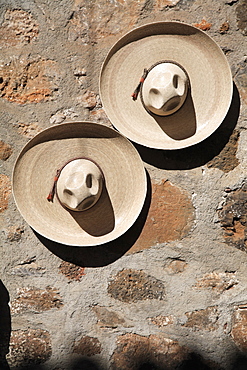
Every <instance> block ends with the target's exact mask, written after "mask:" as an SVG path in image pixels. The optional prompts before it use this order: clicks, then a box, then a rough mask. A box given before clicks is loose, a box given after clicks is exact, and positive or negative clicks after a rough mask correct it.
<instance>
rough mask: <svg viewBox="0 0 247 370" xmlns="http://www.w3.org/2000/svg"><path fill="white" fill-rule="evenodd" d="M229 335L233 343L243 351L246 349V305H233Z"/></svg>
mask: <svg viewBox="0 0 247 370" xmlns="http://www.w3.org/2000/svg"><path fill="white" fill-rule="evenodd" d="M231 336H232V338H233V340H234V342H235V344H236V345H237V346H238V347H239V348H240V349H241V350H242V351H244V352H246V351H247V305H240V306H237V307H235V311H234V313H233V316H232V330H231Z"/></svg>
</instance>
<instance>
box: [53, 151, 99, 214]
mask: <svg viewBox="0 0 247 370" xmlns="http://www.w3.org/2000/svg"><path fill="white" fill-rule="evenodd" d="M77 159H86V160H88V161H91V162H93V163H94V164H95V165H96V166H97V167H98V169H99V170H100V172H101V175H102V178H103V181H105V177H104V174H103V171H102V169H101V168H100V166H99V165H98V164H97V163H96V162H95V161H94V160H93V159H91V158H88V157H75V158H72V159H70V160H69V161H67V162H65V163H64V164H63V166H62V167H61V168H59V169H58V170H57V172H56V175H55V177H54V179H53V185H52V188H51V190H50V192H49V194H48V195H47V197H46V199H47V200H48V202H53V199H54V196H55V194H56V195H57V191H56V187H57V181H58V179H59V176H60V174H61V172H62V170H63V169H64V167H65V166H67V164H69V163H70V162H73V161H75V160H77ZM57 199H58V201H59V203H60V204H61V206H62V207H64V208H66V207H65V206H64V205H63V204H62V203H61V201H60V199H59V197H58V195H57ZM66 209H67V208H66Z"/></svg>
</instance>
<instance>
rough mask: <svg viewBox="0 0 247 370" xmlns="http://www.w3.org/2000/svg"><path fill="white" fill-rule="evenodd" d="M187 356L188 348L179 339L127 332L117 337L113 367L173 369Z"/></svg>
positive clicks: (133, 369)
mask: <svg viewBox="0 0 247 370" xmlns="http://www.w3.org/2000/svg"><path fill="white" fill-rule="evenodd" d="M186 358H187V350H186V348H184V347H182V346H180V345H179V344H178V342H177V341H173V340H171V339H168V338H165V337H163V336H159V335H150V336H148V337H145V336H141V335H137V334H125V335H122V336H119V337H118V339H117V346H116V349H115V350H114V353H113V355H112V366H111V369H112V370H113V369H114V370H115V369H116V370H117V369H122V370H127V369H128V370H138V369H142V368H143V369H156V368H157V369H162V368H164V367H165V369H167V370H172V369H174V368H176V366H178V364H180V363H182V362H183V361H184V360H185V359H186Z"/></svg>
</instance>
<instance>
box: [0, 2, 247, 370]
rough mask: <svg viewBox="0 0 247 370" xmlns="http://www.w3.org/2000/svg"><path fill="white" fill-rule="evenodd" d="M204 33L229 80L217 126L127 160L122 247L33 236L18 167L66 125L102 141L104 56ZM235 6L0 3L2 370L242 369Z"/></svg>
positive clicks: (240, 29) (246, 342) (243, 213)
mask: <svg viewBox="0 0 247 370" xmlns="http://www.w3.org/2000/svg"><path fill="white" fill-rule="evenodd" d="M160 20H177V21H182V22H186V23H189V24H193V25H195V26H196V27H199V28H201V29H202V30H204V31H205V32H206V33H207V34H208V35H210V36H211V37H212V38H213V39H214V40H215V41H216V42H217V43H218V45H219V46H220V47H221V48H222V50H223V51H224V53H225V54H226V57H227V59H228V61H229V64H230V66H231V70H232V75H233V79H234V94H233V100H232V104H231V107H230V110H229V112H228V114H227V116H226V119H225V120H224V122H223V123H222V125H221V126H220V127H219V128H218V130H217V131H216V132H215V133H214V134H213V135H211V136H210V137H209V138H208V139H206V140H205V141H203V142H202V143H200V144H197V145H195V146H193V147H190V148H187V149H182V150H177V151H166V150H163V151H162V150H151V149H145V148H143V147H138V150H139V153H140V155H141V157H142V159H143V161H144V165H145V167H146V169H147V173H148V194H147V199H146V202H145V205H144V208H143V211H142V213H141V215H140V217H139V219H138V220H137V222H136V223H135V225H134V226H133V227H132V228H131V230H130V231H129V232H127V233H126V234H125V235H123V236H122V237H120V238H119V239H117V240H116V241H114V242H111V243H108V244H107V245H101V246H97V247H88V248H77V247H69V246H64V245H58V244H56V243H52V242H49V241H47V240H46V239H44V238H42V237H41V236H40V235H38V234H36V233H34V232H33V231H32V229H31V228H30V227H29V226H28V225H27V224H26V223H25V221H24V220H23V218H22V217H21V215H20V214H19V212H18V210H17V208H16V205H15V203H14V200H13V197H12V193H11V172H12V169H13V166H14V162H15V159H16V158H17V155H18V153H19V151H20V149H21V148H22V146H23V145H24V144H25V143H26V142H28V140H29V139H30V138H32V137H33V136H34V135H36V134H37V133H38V132H39V131H41V130H42V129H44V128H47V127H49V126H51V125H54V124H60V123H62V122H66V121H78V120H90V121H94V122H98V123H100V124H103V125H107V126H111V122H110V121H109V120H108V118H107V116H106V114H105V112H104V109H103V108H102V104H101V101H100V98H99V84H98V82H99V73H100V67H101V65H102V62H103V60H104V58H105V56H106V54H107V52H108V51H109V49H110V47H111V46H112V45H113V44H114V43H115V42H116V41H117V40H118V39H119V38H120V37H121V36H122V35H123V34H124V33H126V32H127V31H129V30H131V29H133V28H134V27H136V26H139V25H142V24H145V23H148V22H153V21H160ZM246 36H247V1H246V0H217V1H212V0H203V1H202V0H98V1H91V0H52V1H51V0H41V1H28V0H9V1H1V7H0V132H1V136H0V167H1V168H0V185H1V186H0V224H1V239H0V240H1V244H0V260H1V265H0V279H1V280H0V331H1V334H0V368H1V369H5V368H6V369H8V368H9V369H11V370H12V369H21V368H25V369H35V370H36V369H37V370H48V369H52V370H65V369H66V370H76V369H126V370H127V369H129V370H138V369H139V370H140V369H142V370H144V369H186V370H190V369H229V370H230V369H232V370H236V369H246V368H247V357H246V351H247V339H246V338H247V291H246V287H247V274H246V266H247V254H246V252H247V242H246V235H247V180H246V176H247V175H246V173H247V172H246V171H247V155H246V154H247V153H246V142H247V131H246V128H247V121H246V117H247V55H246V52H247V39H246Z"/></svg>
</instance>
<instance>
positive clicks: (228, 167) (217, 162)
mask: <svg viewBox="0 0 247 370" xmlns="http://www.w3.org/2000/svg"><path fill="white" fill-rule="evenodd" d="M239 135H240V133H239V131H237V130H234V131H233V133H232V134H231V136H230V139H229V141H228V142H227V144H226V145H225V146H224V148H223V149H222V151H221V152H220V153H219V154H218V155H216V156H215V157H214V158H213V159H212V160H211V161H209V162H208V164H207V166H208V167H209V168H212V167H213V168H218V169H220V170H221V171H223V172H225V173H227V172H230V171H232V170H233V169H234V168H235V167H237V166H238V165H239V160H238V158H237V157H236V154H237V150H238V142H239Z"/></svg>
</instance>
